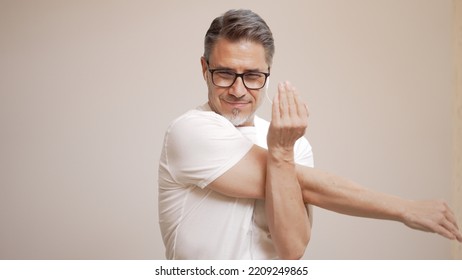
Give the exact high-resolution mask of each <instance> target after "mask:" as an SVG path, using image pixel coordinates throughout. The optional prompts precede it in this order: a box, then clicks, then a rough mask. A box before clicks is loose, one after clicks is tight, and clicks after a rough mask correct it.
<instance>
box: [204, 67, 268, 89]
mask: <svg viewBox="0 0 462 280" xmlns="http://www.w3.org/2000/svg"><path fill="white" fill-rule="evenodd" d="M207 70H208V71H209V72H210V74H211V75H212V77H211V78H212V83H213V85H214V86H216V87H219V88H230V87H232V86H233V85H234V83H235V82H236V80H237V78H239V77H240V78H241V80H242V84H243V85H244V86H245V88H246V89H249V90H259V89H262V88H264V87H265V85H266V82H267V81H268V77H269V76H270V74H271V73H270V72H269V70H270V68H269V67H268V73H266V72H260V71H248V72H244V73H237V72H235V71H233V70H231V69H226V68H213V69H211V68H210V65H209V62H208V61H207ZM219 70H221V71H223V70H228V71H229V72H231V73H234V80H233V82H232V83H231V85H229V86H219V85H217V84H215V81H214V80H213V73H214V72H215V71H219ZM252 73H258V74H263V75H264V76H265V82H264V83H263V85H262V86H261V87H259V88H250V87H248V86H247V85H246V84H245V80H244V76H245V75H246V74H252Z"/></svg>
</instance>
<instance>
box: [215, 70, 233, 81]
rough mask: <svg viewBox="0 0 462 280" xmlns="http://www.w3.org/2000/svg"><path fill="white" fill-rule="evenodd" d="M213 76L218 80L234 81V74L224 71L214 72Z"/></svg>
mask: <svg viewBox="0 0 462 280" xmlns="http://www.w3.org/2000/svg"><path fill="white" fill-rule="evenodd" d="M214 74H215V75H216V76H217V77H219V78H220V79H225V80H227V79H230V80H232V79H234V76H235V75H236V74H235V73H234V72H231V71H225V70H220V71H215V72H214Z"/></svg>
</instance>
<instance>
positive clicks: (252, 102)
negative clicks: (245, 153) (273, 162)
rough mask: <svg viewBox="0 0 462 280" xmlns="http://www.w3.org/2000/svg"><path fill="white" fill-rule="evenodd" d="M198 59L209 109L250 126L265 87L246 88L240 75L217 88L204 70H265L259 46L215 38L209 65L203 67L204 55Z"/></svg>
mask: <svg viewBox="0 0 462 280" xmlns="http://www.w3.org/2000/svg"><path fill="white" fill-rule="evenodd" d="M201 62H202V72H203V75H204V79H205V80H206V82H207V87H208V99H209V105H210V107H211V108H212V110H213V111H215V112H216V113H218V114H220V115H222V116H224V117H226V118H227V119H228V120H230V121H231V122H232V123H233V124H234V125H235V126H251V125H253V119H254V115H255V111H256V110H257V108H258V107H259V106H260V104H261V102H262V100H263V98H262V95H263V94H264V91H265V90H266V89H265V87H263V88H262V89H257V90H255V89H248V88H246V87H245V86H244V83H243V80H242V78H241V77H238V78H237V79H236V81H235V82H234V84H233V85H232V86H231V87H228V88H222V87H218V86H215V85H214V84H213V83H212V74H211V73H210V72H209V71H208V69H225V70H229V71H231V72H235V73H239V74H240V73H248V72H265V73H267V72H268V69H269V65H268V64H267V63H266V60H265V50H264V48H263V46H262V45H261V44H259V43H255V42H251V41H246V40H241V41H238V42H230V41H228V40H226V39H219V40H218V41H217V43H216V44H215V46H214V48H213V49H212V52H211V54H210V58H209V65H208V66H207V62H206V61H205V58H202V59H201ZM208 67H209V68H208Z"/></svg>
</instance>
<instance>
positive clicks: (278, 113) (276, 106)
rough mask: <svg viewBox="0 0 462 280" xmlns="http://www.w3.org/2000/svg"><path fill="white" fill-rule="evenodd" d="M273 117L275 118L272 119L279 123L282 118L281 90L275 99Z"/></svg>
mask: <svg viewBox="0 0 462 280" xmlns="http://www.w3.org/2000/svg"><path fill="white" fill-rule="evenodd" d="M278 89H279V87H278ZM272 116H273V117H272V119H273V120H275V121H279V119H280V118H281V111H280V110H279V90H278V93H276V94H275V95H274V98H273V106H272Z"/></svg>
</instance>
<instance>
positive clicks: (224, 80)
mask: <svg viewBox="0 0 462 280" xmlns="http://www.w3.org/2000/svg"><path fill="white" fill-rule="evenodd" d="M207 66H208V63H207ZM208 70H209V72H210V74H211V75H212V83H213V84H214V85H215V86H217V87H221V88H229V87H231V86H232V85H233V84H234V83H235V82H236V79H237V78H238V77H241V79H242V82H243V83H244V86H245V87H246V88H248V89H261V88H263V87H264V86H265V84H266V80H267V79H268V76H269V75H270V73H265V72H257V71H251V72H245V73H241V74H238V73H236V72H234V71H232V70H228V69H210V68H209V69H208Z"/></svg>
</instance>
